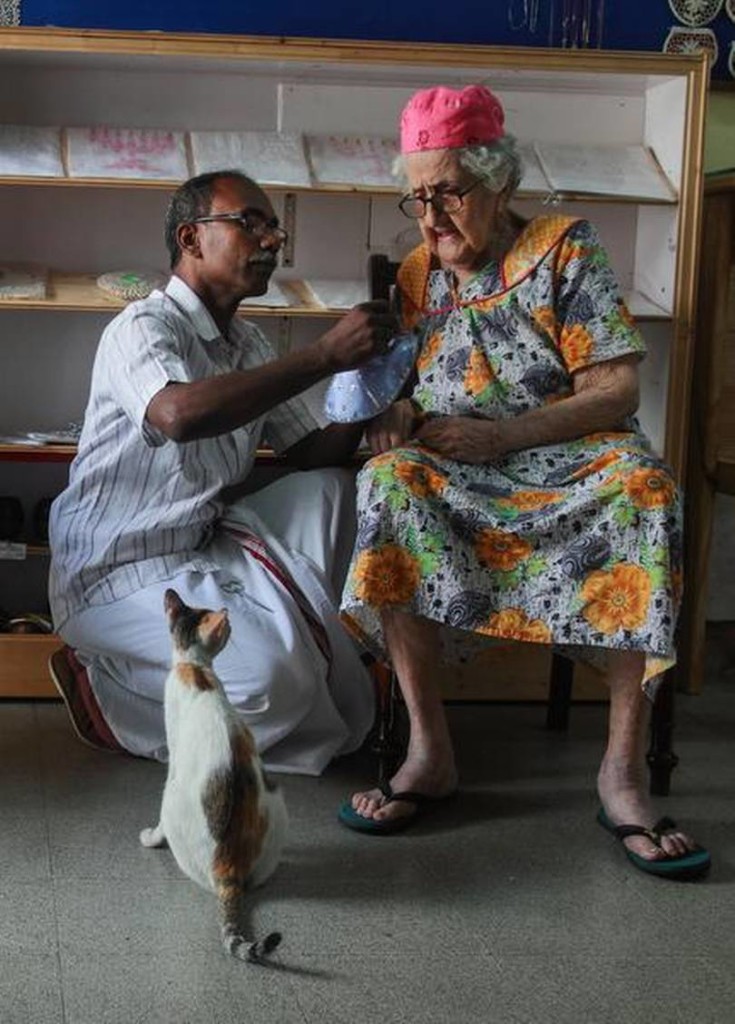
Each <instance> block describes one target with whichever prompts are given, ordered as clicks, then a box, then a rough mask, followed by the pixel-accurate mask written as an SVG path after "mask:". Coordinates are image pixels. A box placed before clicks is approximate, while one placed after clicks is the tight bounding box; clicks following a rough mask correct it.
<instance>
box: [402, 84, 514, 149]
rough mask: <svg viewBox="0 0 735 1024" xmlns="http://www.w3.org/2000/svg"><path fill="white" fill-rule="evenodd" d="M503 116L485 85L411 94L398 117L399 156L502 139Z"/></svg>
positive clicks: (496, 101) (497, 101) (430, 90)
mask: <svg viewBox="0 0 735 1024" xmlns="http://www.w3.org/2000/svg"><path fill="white" fill-rule="evenodd" d="M504 122H505V114H504V113H503V108H502V106H501V105H500V100H499V99H498V98H497V96H493V94H492V93H491V92H490V90H489V89H486V88H485V86H484V85H468V86H467V87H466V88H464V89H449V88H447V87H446V86H444V85H437V86H435V87H434V88H433V89H421V90H420V91H419V92H417V93H414V95H413V96H412V97H411V99H410V100H409V101H408V103H407V104H406V106H405V107H404V108H403V113H402V114H401V153H417V152H420V151H422V150H425V149H461V148H463V147H464V146H474V145H477V144H480V143H487V142H495V140H496V139H500V138H502V136H503V134H504V131H503V124H504Z"/></svg>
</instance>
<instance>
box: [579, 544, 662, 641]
mask: <svg viewBox="0 0 735 1024" xmlns="http://www.w3.org/2000/svg"><path fill="white" fill-rule="evenodd" d="M581 594H582V599H583V600H584V602H585V606H584V608H583V609H582V614H583V615H584V617H585V618H586V619H587V621H588V622H589V623H590V625H591V626H593V627H594V628H595V629H597V630H599V631H600V633H606V634H607V635H608V636H610V635H612V634H613V633H617V631H618V630H619V629H637V628H638V627H639V626H642V625H643V623H644V622H645V621H646V615H647V614H648V605H649V603H650V600H651V578H650V576H649V575H648V573H647V572H646V570H645V569H642V568H641V567H640V566H639V565H632V564H631V563H629V562H619V563H618V564H617V565H615V566H613V568H612V569H611V570H610V571H609V572H605V571H603V570H602V569H596V570H595V571H594V572H591V573H590V574H589V576H588V577H587V579H586V580H585V581H584V584H583V585H582V590H581Z"/></svg>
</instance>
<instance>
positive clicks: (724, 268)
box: [679, 174, 735, 693]
mask: <svg viewBox="0 0 735 1024" xmlns="http://www.w3.org/2000/svg"><path fill="white" fill-rule="evenodd" d="M696 336H697V343H696V346H695V349H694V351H695V356H694V372H693V375H692V406H691V408H692V427H691V436H690V444H689V461H688V466H687V479H686V496H687V500H686V537H687V541H688V543H687V545H686V548H685V552H684V554H685V561H684V576H685V579H686V581H687V586H686V590H685V595H684V608H683V610H682V627H681V635H682V642H681V661H680V667H679V673H680V685H681V688H682V689H685V690H687V692H689V693H699V692H700V691H701V689H702V684H703V679H704V660H705V624H706V618H707V589H708V588H707V570H708V568H709V561H710V548H711V543H712V516H713V512H714V503H715V497H716V495H717V492H719V493H721V494H730V495H735V174H729V175H719V176H714V177H712V178H710V179H707V180H706V181H705V186H704V205H703V222H702V247H701V254H700V262H699V294H698V302H697V321H696Z"/></svg>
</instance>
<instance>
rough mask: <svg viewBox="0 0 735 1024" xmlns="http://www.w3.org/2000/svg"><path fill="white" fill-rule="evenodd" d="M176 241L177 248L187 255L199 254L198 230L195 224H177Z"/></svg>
mask: <svg viewBox="0 0 735 1024" xmlns="http://www.w3.org/2000/svg"><path fill="white" fill-rule="evenodd" d="M176 241H177V242H178V244H179V249H180V250H181V251H182V252H185V253H187V254H188V255H189V256H200V255H201V246H200V245H199V232H198V231H197V227H196V224H179V226H178V228H177V229H176Z"/></svg>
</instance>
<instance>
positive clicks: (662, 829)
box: [615, 818, 677, 846]
mask: <svg viewBox="0 0 735 1024" xmlns="http://www.w3.org/2000/svg"><path fill="white" fill-rule="evenodd" d="M676 827H677V825H676V822H675V821H674V820H673V818H660V819H659V820H658V821H657V822H656V824H655V825H654V826H653V828H644V827H643V826H642V825H618V826H617V827H616V829H615V837H616V839H627V838H628V837H629V836H645V837H646V839H650V840H651V842H652V843H655V844H656V846H660V845H661V837H662V836H663V835H665V833H667V832H671V831H672V829H675V828H676Z"/></svg>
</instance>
